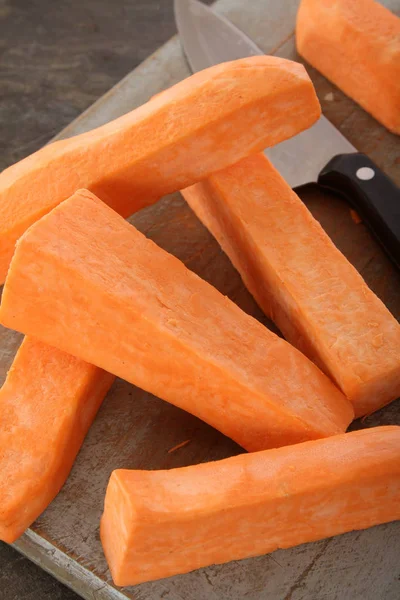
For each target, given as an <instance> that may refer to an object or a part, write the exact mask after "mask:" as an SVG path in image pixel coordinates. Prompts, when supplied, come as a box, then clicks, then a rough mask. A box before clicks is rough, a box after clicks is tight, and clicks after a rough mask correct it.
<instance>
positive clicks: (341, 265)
mask: <svg viewBox="0 0 400 600" xmlns="http://www.w3.org/2000/svg"><path fill="white" fill-rule="evenodd" d="M182 193H183V196H184V197H185V199H186V200H187V202H188V203H189V205H190V206H191V207H192V209H193V210H194V211H195V213H196V214H197V216H198V217H199V218H200V220H201V221H202V222H203V223H204V224H205V225H206V227H207V228H208V229H209V230H210V231H211V233H212V234H213V235H214V236H215V237H216V238H217V240H218V242H219V243H220V245H221V246H222V248H223V249H224V251H225V252H226V253H227V254H228V256H229V257H230V259H231V260H232V262H233V264H234V265H235V267H236V268H237V269H238V271H239V273H240V274H241V276H242V278H243V281H244V283H245V285H246V286H247V288H248V289H249V290H250V292H251V293H252V294H253V296H254V298H255V299H256V301H257V303H258V304H259V305H260V307H261V308H262V310H263V311H264V312H265V313H266V314H267V315H268V316H269V317H270V318H271V319H272V320H273V321H275V323H276V324H277V325H278V327H279V329H280V330H281V331H282V333H283V335H284V336H285V338H286V339H287V340H288V341H289V342H291V343H292V344H293V345H294V346H296V347H297V348H298V349H299V350H301V351H302V352H303V353H304V354H305V355H306V356H308V357H309V358H311V359H312V360H313V361H314V362H315V363H316V364H318V365H319V366H320V368H321V369H322V370H323V371H325V372H326V373H327V374H328V375H329V376H330V377H331V378H332V379H333V380H334V381H335V382H336V384H337V385H338V387H339V388H340V389H341V390H342V391H343V392H344V394H345V395H346V396H347V397H348V398H349V399H350V400H351V402H352V403H353V405H354V409H355V413H356V416H361V415H363V414H366V413H371V412H372V411H374V410H377V409H378V408H380V407H382V406H384V405H385V404H387V403H389V402H391V401H392V400H394V399H395V398H397V397H398V396H399V395H400V325H399V324H398V322H397V321H396V319H395V318H394V317H393V316H392V315H391V314H390V312H389V311H388V310H387V308H386V307H385V305H384V304H383V303H382V302H381V301H380V300H379V299H378V298H377V297H376V296H375V294H374V293H373V292H372V291H371V290H370V289H369V288H368V287H367V285H366V283H365V282H364V280H363V279H362V277H361V276H360V275H359V274H358V272H357V271H356V270H355V269H354V267H353V266H352V265H351V264H350V263H349V262H348V261H347V259H346V258H345V257H344V256H343V254H342V253H341V252H340V251H339V250H338V249H337V248H336V247H335V246H334V244H333V243H332V242H331V240H330V239H329V237H328V236H327V235H326V233H325V232H324V231H323V229H322V228H321V226H320V225H319V223H318V222H317V221H316V220H315V219H314V217H313V216H312V215H311V213H310V212H309V211H308V209H307V208H306V207H305V206H304V204H303V203H302V202H301V200H300V198H299V197H298V196H297V195H296V194H295V193H294V192H293V190H292V189H291V188H290V187H289V186H288V184H287V183H286V182H285V180H284V179H283V178H282V177H281V176H280V174H279V173H278V172H277V171H276V169H275V168H274V167H273V166H272V164H271V163H270V162H269V161H268V160H267V158H265V156H264V155H262V154H258V155H255V156H252V157H249V158H246V159H244V160H243V161H241V162H240V163H238V164H237V165H234V166H232V167H229V168H228V169H224V171H221V172H219V173H216V174H215V175H213V176H211V177H210V178H208V180H207V181H205V182H201V183H198V184H196V185H194V186H192V187H190V188H188V189H186V190H184V191H183V192H182Z"/></svg>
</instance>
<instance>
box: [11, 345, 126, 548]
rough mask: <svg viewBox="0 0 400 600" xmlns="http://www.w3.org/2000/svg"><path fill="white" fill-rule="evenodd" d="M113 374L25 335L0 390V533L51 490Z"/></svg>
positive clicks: (36, 509) (15, 530) (21, 520)
mask: <svg viewBox="0 0 400 600" xmlns="http://www.w3.org/2000/svg"><path fill="white" fill-rule="evenodd" d="M113 380H114V376H113V375H110V374H109V373H105V372H104V371H101V370H100V369H98V368H97V367H94V366H92V365H88V364H86V363H84V362H83V361H81V360H78V359H76V358H74V357H72V356H69V355H68V354H65V353H64V352H61V351H60V350H56V349H55V348H51V347H49V346H46V345H45V344H42V343H41V342H38V341H36V340H34V339H32V338H25V339H24V341H23V342H22V344H21V346H20V348H19V350H18V352H17V354H16V357H15V359H14V362H13V365H12V367H11V369H10V371H9V373H8V376H7V379H6V381H5V383H4V385H3V387H2V388H1V390H0V423H1V426H0V539H1V540H3V541H5V542H9V543H11V542H13V541H15V540H16V539H17V538H18V537H19V536H20V535H21V534H22V533H23V532H24V531H25V529H26V528H27V527H29V526H30V525H31V524H32V523H33V521H34V520H35V519H36V518H37V517H38V516H39V515H40V513H41V512H42V511H43V510H44V509H45V508H46V507H47V505H48V504H50V502H51V501H52V500H53V498H54V497H55V496H56V495H57V494H58V492H59V490H60V488H61V487H62V485H63V484H64V481H65V480H66V478H67V477H68V474H69V472H70V470H71V467H72V464H73V462H74V460H75V457H76V455H77V453H78V452H79V449H80V447H81V445H82V442H83V440H84V437H85V435H86V433H87V431H88V429H89V427H90V425H91V423H92V421H93V419H94V417H95V415H96V412H97V410H98V408H99V406H100V404H101V402H102V400H103V398H104V396H105V395H106V393H107V391H108V389H109V388H110V386H111V384H112V382H113Z"/></svg>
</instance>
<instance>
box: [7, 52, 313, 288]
mask: <svg viewBox="0 0 400 600" xmlns="http://www.w3.org/2000/svg"><path fill="white" fill-rule="evenodd" d="M319 115H320V107H319V103H318V99H317V97H316V95H315V91H314V88H313V85H312V83H311V81H310V79H309V77H308V75H307V73H306V71H305V69H304V67H303V66H302V65H300V64H298V63H295V62H292V61H288V60H284V59H280V58H276V57H272V56H257V57H253V58H246V59H243V60H238V61H235V62H232V63H225V64H222V65H218V66H216V67H213V68H211V69H207V70H205V71H202V72H200V73H197V74H196V75H193V76H192V77H189V78H188V79H186V80H184V81H182V82H180V83H178V84H177V85H175V86H174V87H172V88H170V89H169V90H166V91H164V92H162V93H161V94H159V95H158V96H157V97H156V98H153V99H152V100H150V101H149V102H148V103H147V104H144V105H143V106H141V107H139V108H138V109H136V110H134V111H132V112H131V113H129V114H127V115H125V116H123V117H121V118H119V119H117V120H115V121H112V122H111V123H108V124H107V125H104V126H103V127H100V128H99V129H95V130H93V131H90V132H88V133H85V134H82V135H79V136H76V137H74V138H70V139H67V140H63V141H60V142H56V143H54V144H51V145H49V146H46V147H45V148H42V149H41V150H39V151H38V152H36V153H35V154H32V155H31V156H29V157H28V158H26V159H24V160H22V161H21V162H19V163H17V164H16V165H14V166H12V167H10V168H9V169H6V170H5V171H4V172H3V173H2V174H1V176H0V223H1V228H0V282H1V283H3V282H4V279H5V275H6V273H7V268H8V264H9V261H10V260H11V257H12V254H13V251H14V245H15V242H16V240H17V239H18V238H19V236H20V235H21V234H22V233H23V232H24V231H25V229H27V227H29V225H31V224H32V223H34V222H35V221H36V220H37V219H39V218H40V217H41V216H43V215H44V214H46V213H48V212H49V211H50V210H51V209H52V208H54V207H55V206H56V205H57V204H59V203H60V202H62V201H63V200H65V199H66V198H68V197H69V196H70V195H71V194H73V193H74V192H75V191H76V190H77V189H78V188H81V187H86V188H90V189H91V190H92V191H93V192H95V193H99V194H100V195H101V197H102V198H103V199H104V200H105V201H106V202H107V203H108V204H109V205H110V206H111V207H112V208H114V210H116V211H117V212H119V213H120V214H121V215H123V216H125V217H126V216H129V215H130V214H132V213H134V212H136V211H137V210H139V209H140V208H142V207H143V206H146V205H148V204H151V203H153V202H155V201H156V200H158V199H159V198H160V197H161V196H163V195H165V194H168V193H170V192H173V191H176V190H179V189H181V188H182V187H185V186H187V185H191V184H193V183H195V182H196V181H199V180H201V179H204V177H206V176H207V175H209V174H210V173H212V172H214V171H216V170H218V169H222V168H224V167H226V166H228V165H230V164H233V163H235V162H237V161H238V160H240V159H241V158H244V157H245V156H248V155H249V154H251V153H252V152H255V151H259V150H262V149H263V148H265V147H266V146H273V145H274V144H277V143H278V142H280V141H282V140H284V139H286V138H288V137H291V136H293V135H295V134H296V133H298V132H300V131H302V130H303V129H307V127H310V125H312V124H313V123H314V121H316V120H317V119H318V117H319ZM232 132H234V134H232Z"/></svg>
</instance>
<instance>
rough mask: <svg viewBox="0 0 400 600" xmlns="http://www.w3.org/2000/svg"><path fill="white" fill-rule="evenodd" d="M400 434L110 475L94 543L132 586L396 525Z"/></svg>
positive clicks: (382, 430)
mask: <svg viewBox="0 0 400 600" xmlns="http://www.w3.org/2000/svg"><path fill="white" fill-rule="evenodd" d="M399 457H400V427H376V428H374V429H364V430H362V431H356V432H353V433H346V434H342V435H338V436H334V437H331V438H328V439H324V440H317V441H309V442H304V443H303V444H297V445H296V446H287V447H285V448H279V449H275V450H267V451H264V452H255V453H253V454H242V455H239V456H235V457H233V458H228V459H225V460H221V461H218V462H210V463H205V464H199V465H195V466H191V467H184V468H180V469H171V470H169V471H128V470H117V471H114V472H113V473H112V475H111V478H110V481H109V484H108V488H107V492H106V498H105V503H104V513H103V517H102V519H101V527H100V534H101V541H102V543H103V548H104V553H105V555H106V558H107V561H108V564H109V567H110V570H111V574H112V577H113V580H114V583H115V584H116V585H135V584H137V583H141V582H143V581H151V580H153V579H160V578H162V577H169V576H171V575H177V574H179V573H187V572H188V571H192V570H193V569H198V568H200V567H205V566H208V565H211V564H214V563H217V564H219V563H224V562H228V561H230V560H238V559H241V558H247V557H249V556H256V555H258V554H265V553H267V552H273V551H274V550H277V549H278V548H289V547H291V546H296V545H298V544H303V543H305V542H311V541H315V540H320V539H322V538H326V537H331V536H333V535H337V534H340V533H345V532H347V531H352V530H353V529H356V530H358V529H365V528H367V527H372V526H373V525H377V524H379V523H386V522H388V521H393V520H395V519H400V503H399V498H400V460H399Z"/></svg>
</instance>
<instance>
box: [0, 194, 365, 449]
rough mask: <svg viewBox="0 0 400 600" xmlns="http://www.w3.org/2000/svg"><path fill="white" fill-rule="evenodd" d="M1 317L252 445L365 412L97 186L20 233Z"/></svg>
mask: <svg viewBox="0 0 400 600" xmlns="http://www.w3.org/2000/svg"><path fill="white" fill-rule="evenodd" d="M21 290H23V293H21ZM0 320H1V322H2V323H3V324H4V325H6V326H8V327H13V328H14V329H17V330H19V331H22V332H23V333H26V334H29V335H33V336H35V337H37V338H39V339H41V340H42V341H43V342H46V343H48V344H50V345H54V346H56V347H59V348H60V349H61V350H63V351H65V352H69V353H70V354H73V355H75V356H77V357H79V358H81V359H82V360H85V361H87V362H89V363H92V364H95V365H97V366H98V367H101V368H103V369H105V370H106V371H109V372H110V373H114V374H115V375H118V376H120V377H122V378H123V379H126V380H127V381H130V382H131V383H134V384H135V385H138V386H139V387H141V388H143V389H144V390H147V391H149V392H151V393H153V394H156V395H157V396H159V397H160V398H163V399H165V400H168V401H169V402H171V403H173V404H175V405H176V406H179V407H181V408H184V409H185V410H187V411H189V412H191V413H192V414H194V415H196V416H198V417H200V418H201V419H203V420H204V421H206V422H207V423H209V424H211V425H213V426H214V427H216V428H217V429H219V430H220V431H222V432H223V433H225V434H226V435H228V436H229V437H231V438H233V439H234V440H236V441H237V442H238V443H239V444H241V445H242V446H243V447H245V448H246V449H249V450H259V449H264V448H267V447H271V446H279V445H284V444H289V443H295V442H300V441H304V440H306V439H314V438H318V437H323V436H328V435H334V434H336V433H339V432H342V431H344V430H345V428H346V427H347V425H348V424H349V422H350V421H351V419H352V417H353V410H352V408H351V405H350V403H349V402H348V401H347V400H346V399H345V398H344V396H343V395H342V394H341V392H339V390H338V389H337V388H336V387H335V386H334V385H333V384H332V383H331V382H330V381H329V379H328V378H327V377H326V376H325V375H324V374H323V373H322V372H321V371H319V369H318V368H317V367H316V366H315V365H314V364H313V363H311V361H309V360H308V359H307V358H306V357H305V356H303V355H302V354H301V353H300V352H299V351H298V350H296V349H295V348H293V347H292V346H290V345H289V344H288V343H287V342H285V341H284V340H282V339H281V338H279V337H277V336H276V335H275V334H273V333H272V332H270V331H269V330H267V329H266V328H265V327H263V325H261V324H260V323H259V322H258V321H256V320H255V319H253V318H252V317H250V316H248V315H246V314H245V313H243V312H242V311H241V310H240V309H239V308H238V307H237V306H236V305H235V304H234V303H233V302H231V301H230V300H229V299H228V298H226V297H224V296H222V294H220V293H219V292H218V291H217V290H216V289H214V288H213V287H212V286H210V285H209V284H208V283H206V282H205V281H203V280H202V279H200V278H199V277H197V276H196V275H195V274H194V273H192V272H191V271H189V270H188V269H186V267H185V266H184V265H183V264H182V263H181V262H180V261H179V260H178V259H176V258H175V257H173V256H171V255H170V254H168V253H166V252H165V251H164V250H162V249H161V248H159V247H158V246H156V245H155V244H154V243H153V242H151V241H150V240H148V239H147V238H145V237H144V236H143V235H142V234H141V233H139V232H138V231H137V230H136V229H135V228H134V227H133V226H132V225H130V224H129V223H128V222H126V221H125V220H124V219H123V218H122V217H120V216H119V215H117V214H116V213H115V212H114V211H113V210H112V209H111V208H109V207H108V206H106V205H105V204H104V203H102V202H101V201H100V200H99V199H98V198H96V197H95V196H94V195H93V194H91V193H90V192H88V191H87V190H81V191H79V192H77V193H76V194H74V196H72V197H71V198H70V199H69V200H67V201H65V202H64V203H62V204H60V205H59V206H58V207H56V208H55V209H54V210H53V211H52V212H51V213H49V214H48V215H46V216H45V217H43V218H42V219H41V220H40V221H38V222H37V223H35V224H34V225H32V226H31V227H30V228H29V230H28V231H27V232H26V233H25V234H24V235H23V236H22V237H21V238H20V240H19V241H18V244H17V247H16V252H15V254H14V258H13V260H12V262H11V265H10V269H9V272H8V275H7V281H6V284H5V287H4V291H3V298H2V305H1V309H0Z"/></svg>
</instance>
